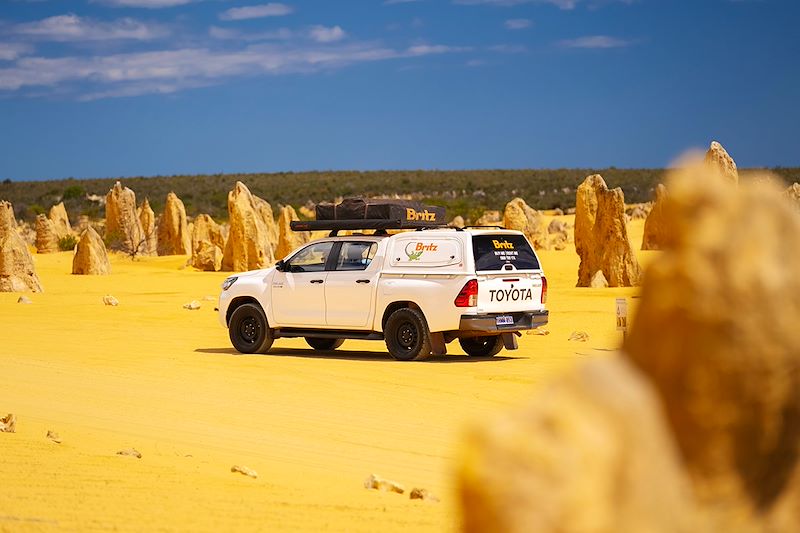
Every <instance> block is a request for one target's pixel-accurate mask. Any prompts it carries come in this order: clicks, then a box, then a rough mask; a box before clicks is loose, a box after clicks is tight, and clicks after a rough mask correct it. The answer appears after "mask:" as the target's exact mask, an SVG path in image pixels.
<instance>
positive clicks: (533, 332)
mask: <svg viewBox="0 0 800 533" xmlns="http://www.w3.org/2000/svg"><path fill="white" fill-rule="evenodd" d="M528 335H550V330H549V329H545V328H536V329H529V330H528Z"/></svg>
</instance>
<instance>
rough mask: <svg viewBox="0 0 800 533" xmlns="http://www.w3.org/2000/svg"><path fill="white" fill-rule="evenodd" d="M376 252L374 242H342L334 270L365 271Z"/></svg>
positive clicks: (376, 247) (376, 245) (376, 244)
mask: <svg viewBox="0 0 800 533" xmlns="http://www.w3.org/2000/svg"><path fill="white" fill-rule="evenodd" d="M377 251H378V243H376V242H344V243H342V249H341V251H340V252H339V258H338V260H337V261H336V270H366V269H367V267H368V266H369V264H370V263H371V262H372V258H373V257H375V253H376V252H377Z"/></svg>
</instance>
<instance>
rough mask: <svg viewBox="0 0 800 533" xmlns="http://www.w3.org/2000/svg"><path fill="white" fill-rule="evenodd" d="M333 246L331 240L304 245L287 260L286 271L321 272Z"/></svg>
mask: <svg viewBox="0 0 800 533" xmlns="http://www.w3.org/2000/svg"><path fill="white" fill-rule="evenodd" d="M332 248H333V243H332V242H318V243H316V244H311V245H309V246H306V247H305V248H303V249H302V250H300V251H299V252H297V253H296V254H294V256H292V258H291V259H290V260H289V264H288V267H289V268H288V269H287V271H288V272H322V271H323V270H325V263H326V262H327V261H328V256H330V254H331V249H332Z"/></svg>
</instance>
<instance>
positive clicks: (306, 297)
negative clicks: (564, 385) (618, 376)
mask: <svg viewBox="0 0 800 533" xmlns="http://www.w3.org/2000/svg"><path fill="white" fill-rule="evenodd" d="M346 201H347V200H345V202H346ZM392 202H393V203H397V201H395V200H393V201H392ZM409 204H410V202H403V203H402V204H401V205H400V206H399V208H394V207H393V208H392V209H390V210H386V211H380V210H378V216H379V217H380V216H381V215H384V216H383V217H382V218H361V219H354V218H342V214H341V213H340V214H337V213H336V212H335V211H332V212H326V211H325V207H324V206H318V209H317V218H318V220H316V221H310V222H295V223H293V225H292V227H293V229H295V230H319V229H326V230H327V229H330V230H331V233H330V235H329V236H328V237H327V238H323V239H319V240H315V241H312V242H310V243H308V244H306V245H304V246H302V247H300V248H298V249H297V250H294V251H293V252H292V253H290V254H289V255H287V256H286V257H285V258H283V259H282V260H280V261H278V262H277V263H276V264H275V266H274V267H272V268H267V269H263V270H255V271H251V272H245V273H242V274H236V275H234V276H231V277H229V278H227V279H226V280H225V282H224V283H223V286H222V288H223V290H222V294H221V296H220V303H219V319H220V322H221V323H222V325H224V326H225V327H227V328H228V332H229V337H230V339H231V342H232V344H233V346H234V348H236V350H238V351H239V352H242V353H266V352H267V351H268V350H269V349H270V347H271V346H272V343H273V341H274V340H275V339H278V338H282V337H304V338H305V339H306V341H307V342H308V344H309V345H310V346H311V347H312V348H314V349H316V350H322V351H327V350H334V349H336V348H338V347H339V346H341V345H342V343H343V342H344V340H345V339H364V340H383V341H385V343H386V347H387V349H388V351H389V353H390V354H391V356H392V357H394V358H395V359H398V360H402V361H411V360H421V359H424V358H426V357H428V356H429V355H430V354H431V353H433V354H436V355H440V354H445V353H447V347H446V345H447V344H448V343H450V342H452V341H454V340H456V339H458V341H459V344H460V345H461V347H462V348H463V350H464V351H465V352H466V353H467V354H468V355H470V356H475V357H490V356H493V355H495V354H497V353H499V352H500V351H501V350H502V349H503V348H506V349H509V350H514V349H517V347H518V344H517V337H518V336H519V335H521V333H520V332H521V331H524V330H530V329H535V328H538V327H540V326H542V325H544V324H546V323H547V321H548V311H547V310H546V309H545V303H546V300H547V279H546V278H545V276H544V273H543V271H542V267H541V264H540V263H539V259H538V257H537V256H536V253H535V251H534V250H533V247H532V246H531V245H530V243H529V242H528V240H527V239H526V238H525V235H523V234H522V233H520V232H518V231H511V230H505V229H502V228H494V227H492V228H450V227H446V226H444V225H443V224H442V223H441V222H440V220H442V219H443V218H444V213H443V210H442V209H441V208H423V207H422V206H418V205H416V204H412V206H413V207H409ZM320 207H322V209H320ZM335 207H339V206H335ZM367 212H368V213H369V211H367ZM398 213H400V215H398ZM348 215H350V216H352V214H351V213H348V212H347V211H346V210H345V211H344V216H348ZM321 216H322V217H326V216H327V217H330V220H325V219H324V218H323V220H319V219H320V217H321ZM373 216H376V215H375V214H374V210H373ZM365 228H366V229H372V230H374V232H373V233H372V234H362V233H356V234H353V235H347V236H340V235H338V232H339V231H340V230H342V229H347V230H353V229H359V230H363V229H365ZM386 229H415V231H405V232H399V233H396V234H394V235H388V234H387V232H386Z"/></svg>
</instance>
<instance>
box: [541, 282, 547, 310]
mask: <svg viewBox="0 0 800 533" xmlns="http://www.w3.org/2000/svg"><path fill="white" fill-rule="evenodd" d="M546 303H547V278H546V277H544V276H542V305H544V304H546Z"/></svg>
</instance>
